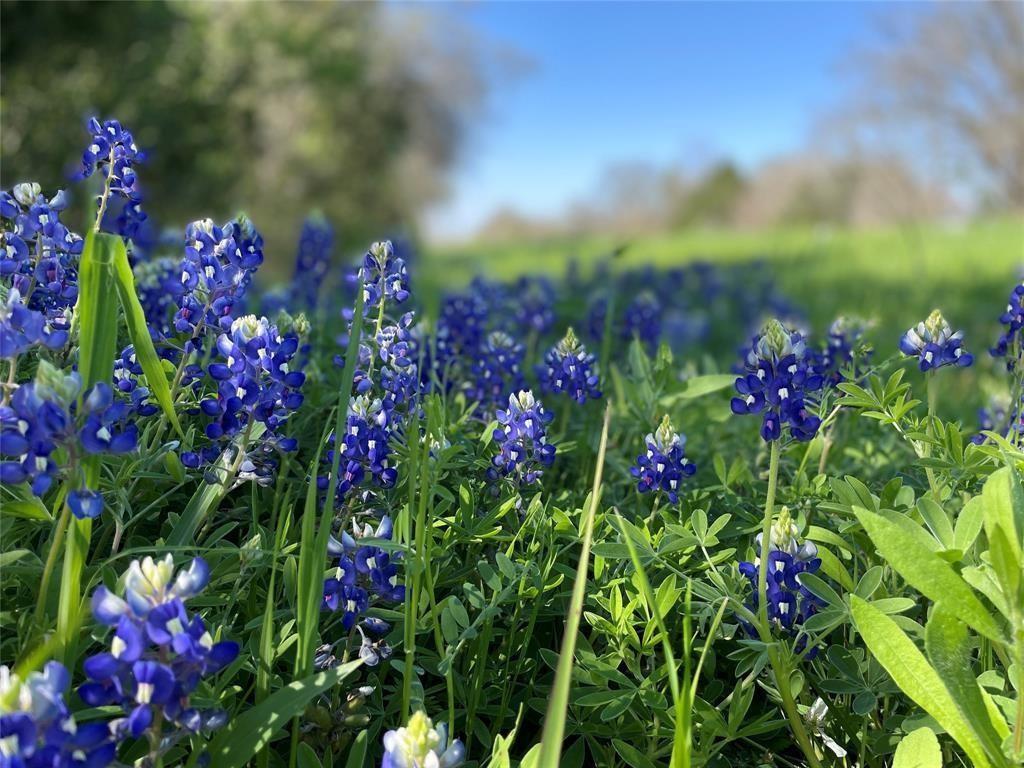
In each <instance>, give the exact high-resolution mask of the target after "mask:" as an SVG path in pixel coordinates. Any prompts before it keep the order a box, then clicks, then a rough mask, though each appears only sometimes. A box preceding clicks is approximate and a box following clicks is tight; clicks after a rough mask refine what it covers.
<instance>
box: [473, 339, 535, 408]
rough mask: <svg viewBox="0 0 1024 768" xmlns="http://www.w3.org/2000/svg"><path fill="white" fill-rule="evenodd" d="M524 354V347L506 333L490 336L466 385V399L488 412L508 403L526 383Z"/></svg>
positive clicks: (474, 363) (482, 346) (481, 349)
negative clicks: (523, 364) (510, 397)
mask: <svg viewBox="0 0 1024 768" xmlns="http://www.w3.org/2000/svg"><path fill="white" fill-rule="evenodd" d="M523 354H524V350H523V345H522V344H519V343H518V342H516V340H515V339H513V338H512V337H511V336H509V335H508V334H507V333H505V332H504V331H493V332H491V333H490V334H488V335H487V338H486V340H485V341H484V343H483V344H482V345H481V347H480V350H479V351H478V352H477V357H476V360H475V361H474V362H473V364H472V365H471V366H470V369H469V378H468V379H467V380H466V381H465V382H464V387H465V392H466V398H467V399H469V400H470V401H472V402H476V403H479V404H480V406H481V407H482V409H483V411H484V412H485V413H488V412H490V411H491V410H493V408H494V407H495V406H497V405H500V404H502V403H504V402H505V401H506V400H507V399H508V396H509V394H510V393H513V392H518V391H519V390H520V389H522V388H523V386H524V384H525V381H524V379H523V374H522V370H521V366H522V363H523Z"/></svg>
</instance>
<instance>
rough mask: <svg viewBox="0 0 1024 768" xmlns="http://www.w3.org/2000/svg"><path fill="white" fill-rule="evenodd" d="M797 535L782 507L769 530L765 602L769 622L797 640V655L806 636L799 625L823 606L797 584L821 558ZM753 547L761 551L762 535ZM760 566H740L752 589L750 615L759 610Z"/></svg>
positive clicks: (757, 562) (756, 561) (756, 563)
mask: <svg viewBox="0 0 1024 768" xmlns="http://www.w3.org/2000/svg"><path fill="white" fill-rule="evenodd" d="M798 533H799V532H798V530H797V527H796V525H795V524H794V523H793V522H792V521H791V520H790V517H789V511H788V510H787V509H786V508H785V507H783V508H782V511H781V513H780V514H779V519H778V520H776V521H775V523H774V524H773V525H772V528H771V536H770V540H769V545H768V547H769V551H768V573H767V575H768V580H767V585H766V587H767V588H766V590H765V600H766V601H767V604H768V619H769V621H771V622H772V624H773V625H774V626H776V627H779V628H781V629H782V630H783V631H785V632H786V633H787V634H789V635H790V636H792V637H798V638H799V639H798V641H797V645H796V651H797V652H798V653H799V652H800V651H802V650H803V649H804V648H805V647H806V645H807V638H806V636H805V635H802V634H801V632H800V627H801V625H802V624H803V623H804V622H805V621H806V620H807V619H808V618H810V617H811V616H813V615H814V614H815V613H817V612H818V610H819V609H820V608H823V607H824V606H825V603H824V602H822V600H821V599H820V598H818V597H816V596H815V595H814V594H813V593H812V592H811V591H810V590H809V589H807V587H805V586H803V585H802V584H801V583H800V574H802V573H815V572H817V570H818V569H819V568H820V567H821V559H820V558H819V557H818V549H817V547H816V546H815V545H814V543H813V542H811V541H803V542H801V541H800V538H799V535H798ZM756 547H757V551H758V552H760V551H761V534H758V535H757V539H756ZM760 565H761V559H760V557H757V558H755V559H754V562H752V563H751V562H742V563H740V564H739V570H740V573H741V574H743V576H745V577H746V579H747V581H749V582H750V586H751V588H752V590H753V591H752V594H751V600H750V602H749V603H748V604H747V607H748V608H750V610H751V611H753V612H756V611H757V610H758V609H759V605H758V593H757V585H758V570H759V568H760ZM745 628H746V630H747V632H748V633H749V634H750V635H751V636H752V637H756V636H757V633H756V631H755V630H754V628H753V627H751V626H746V627H745ZM816 650H817V649H812V651H811V653H810V654H809V655H811V656H813V655H814V653H815V651H816Z"/></svg>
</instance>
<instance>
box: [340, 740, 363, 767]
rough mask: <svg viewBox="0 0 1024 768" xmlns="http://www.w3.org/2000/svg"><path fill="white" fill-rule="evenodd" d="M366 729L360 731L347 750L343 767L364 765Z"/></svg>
mask: <svg viewBox="0 0 1024 768" xmlns="http://www.w3.org/2000/svg"><path fill="white" fill-rule="evenodd" d="M366 739H367V736H366V731H360V732H359V735H358V736H356V738H355V741H353V742H352V746H351V747H349V750H348V759H347V760H346V761H345V768H363V766H365V765H366Z"/></svg>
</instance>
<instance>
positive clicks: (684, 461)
mask: <svg viewBox="0 0 1024 768" xmlns="http://www.w3.org/2000/svg"><path fill="white" fill-rule="evenodd" d="M644 444H645V445H646V447H647V450H646V451H645V452H644V453H641V454H640V455H639V456H637V457H636V464H635V465H634V466H633V467H632V468H630V470H629V471H630V474H632V475H633V477H635V478H636V487H637V490H638V491H640V493H647V492H648V491H654V492H655V493H659V492H662V493H665V494H667V495H668V499H669V501H670V502H672V503H673V504H675V503H676V502H678V501H679V486H680V484H681V483H682V482H683V480H684V479H685V478H687V477H689V476H690V475H692V474H693V473H694V472H696V471H697V467H696V465H694V464H693V462H691V461H690V460H689V459H688V458H686V455H685V453H684V450H685V448H686V437H685V436H683V435H680V434H679V433H677V432H676V431H675V430H674V429H673V428H672V421H671V420H670V419H669V417H668V415H666V416H665V417H664V418H663V419H662V420H661V424H660V425H659V426H658V429H657V430H655V432H654V433H653V434H649V435H647V437H646V438H645V439H644Z"/></svg>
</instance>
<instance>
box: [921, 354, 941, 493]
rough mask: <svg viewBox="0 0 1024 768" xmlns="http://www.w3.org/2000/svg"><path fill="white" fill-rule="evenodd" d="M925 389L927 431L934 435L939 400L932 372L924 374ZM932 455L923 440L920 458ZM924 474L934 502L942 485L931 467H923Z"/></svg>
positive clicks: (930, 449)
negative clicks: (926, 397) (926, 398)
mask: <svg viewBox="0 0 1024 768" xmlns="http://www.w3.org/2000/svg"><path fill="white" fill-rule="evenodd" d="M925 391H926V392H927V396H928V433H929V434H930V435H932V436H934V435H935V429H934V428H933V426H932V425H933V424H934V421H935V418H936V416H935V409H936V406H937V405H938V401H939V390H938V387H936V386H935V376H934V373H933V372H929V373H928V374H926V375H925ZM931 455H932V446H931V443H929V442H928V441H925V442H924V444H923V445H922V446H921V458H923V459H927V458H930V457H931ZM924 473H925V476H926V477H927V478H928V487H929V488H930V489H931V492H932V496H933V497H934V499H935V501H936V502H940V503H941V501H942V486H941V485H940V484H939V481H938V479H937V478H936V477H935V472H934V470H932V468H931V467H925V468H924Z"/></svg>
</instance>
